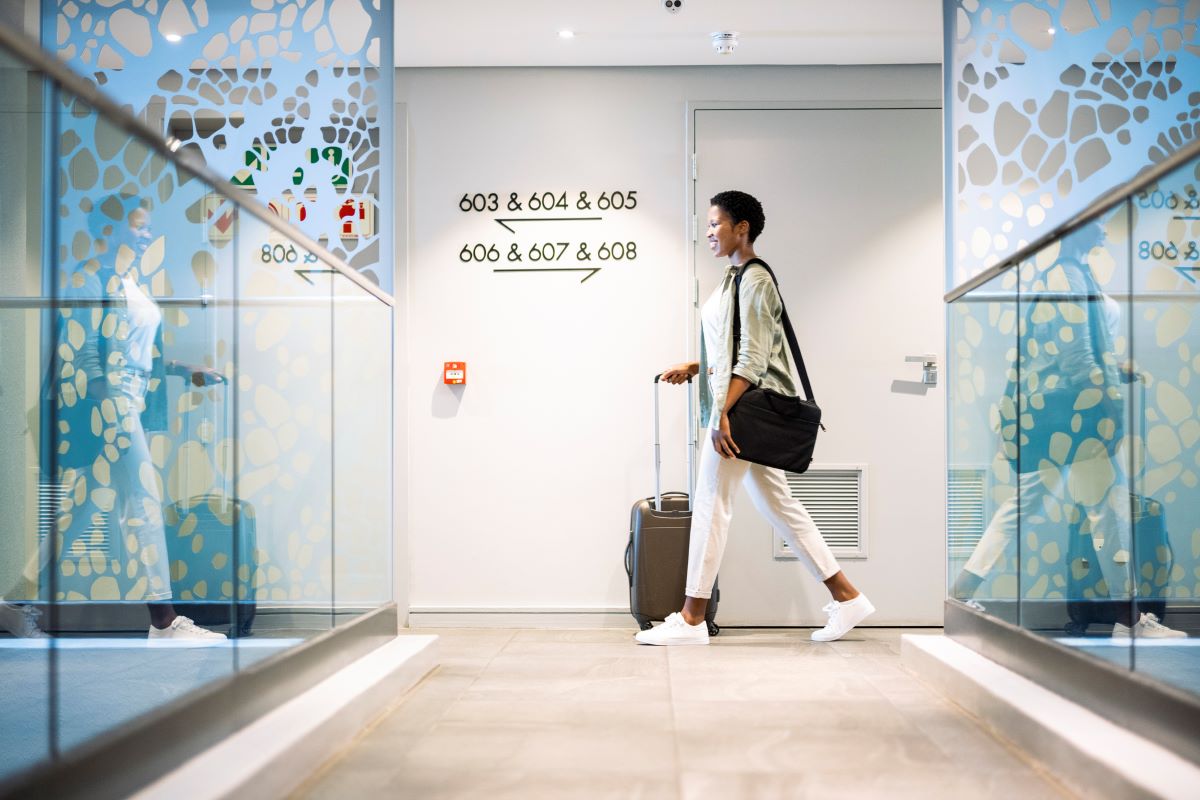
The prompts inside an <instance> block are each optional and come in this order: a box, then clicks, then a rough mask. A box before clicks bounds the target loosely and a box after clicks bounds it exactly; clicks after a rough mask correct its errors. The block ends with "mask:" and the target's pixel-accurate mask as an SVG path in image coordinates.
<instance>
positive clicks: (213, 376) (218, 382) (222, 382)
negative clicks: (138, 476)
mask: <svg viewBox="0 0 1200 800" xmlns="http://www.w3.org/2000/svg"><path fill="white" fill-rule="evenodd" d="M171 366H172V367H174V368H176V369H177V370H178V371H174V372H168V373H167V378H182V379H183V391H184V392H191V391H195V390H198V389H199V390H203V389H207V388H208V387H209V386H221V387H222V389H223V390H224V395H225V396H224V397H223V398H221V400H224V401H226V402H224V403H221V405H222V406H226V407H227V406H228V405H229V404H228V399H229V378H228V377H227V376H225V375H224V374H222V373H220V372H216V371H207V372H204V373H202V374H203V375H204V378H205V382H204V383H203V384H202V385H200V386H197V385H195V383H193V381H192V376H193V374H194V373H193V372H192V371H190V370H183V369H181V368H182V367H183V365H181V364H178V363H177V362H172V364H171ZM209 381H211V383H210V382H209ZM217 402H220V401H217ZM221 416H223V417H225V420H224V421H225V423H226V426H227V427H226V435H230V431H229V425H230V424H231V420H230V419H229V409H228V408H225V411H224V412H223V413H222V415H221ZM191 422H192V407H191V404H189V405H188V406H187V408H185V409H184V411H183V430H182V435H183V440H184V441H185V442H186V441H187V440H188V438H189V436H190V431H191V427H192V425H191ZM213 424H214V425H215V424H216V414H214V415H213ZM213 440H214V441H219V440H220V438H219V436H218V435H217V432H215V431H214V433H213ZM188 467H189V464H188V462H187V461H184V463H183V484H184V486H188V485H189V483H190V482H189V480H188V479H189V478H190V477H191V474H190V472H191V471H190V470H189V468H188ZM218 472H221V473H222V475H223V477H224V484H225V485H224V492H225V502H229V501H230V500H231V499H232V497H233V495H232V493H231V492H230V489H229V474H228V472H227V471H226V470H218ZM176 499H177V500H182V501H183V502H185V503H187V504H188V505H189V506H190V505H191V500H192V498H191V497H180V498H176Z"/></svg>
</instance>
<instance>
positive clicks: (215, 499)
mask: <svg viewBox="0 0 1200 800" xmlns="http://www.w3.org/2000/svg"><path fill="white" fill-rule="evenodd" d="M216 385H221V386H224V387H226V389H225V390H226V393H228V385H229V384H228V381H227V380H225V379H224V378H222V379H221V380H219V381H218V383H217V384H216ZM184 390H185V391H190V390H191V387H190V384H186V383H185V387H184ZM225 405H228V394H226V402H225ZM183 431H184V434H185V436H187V435H188V434H189V433H190V432H191V409H190V405H189V408H188V410H187V411H185V412H184V417H183ZM214 438H216V437H215V436H214ZM226 481H228V475H226ZM185 483H186V481H185ZM163 516H164V522H165V523H166V534H167V554H168V556H169V558H170V563H171V594H172V596H173V600H172V604H173V605H174V606H175V611H176V612H177V613H179V614H182V615H184V616H186V617H190V618H191V619H192V620H193V621H194V622H196V623H197V624H199V625H206V626H208V625H229V626H230V630H229V635H230V637H231V638H232V637H235V636H237V637H244V636H249V635H250V633H251V628H252V627H253V625H254V617H255V615H256V613H257V610H258V609H257V605H256V603H255V601H254V577H255V572H256V565H255V562H254V552H255V548H256V546H257V529H256V527H255V521H254V506H252V505H251V504H250V503H247V502H245V501H244V500H238V499H237V498H235V497H233V496H232V493H231V492H230V491H229V488H228V485H226V487H225V490H224V491H223V492H216V491H214V492H207V493H205V494H200V495H196V496H193V497H188V498H186V499H184V500H180V501H178V502H176V503H173V504H171V505H170V506H168V507H167V508H166V510H165V512H164V515H163Z"/></svg>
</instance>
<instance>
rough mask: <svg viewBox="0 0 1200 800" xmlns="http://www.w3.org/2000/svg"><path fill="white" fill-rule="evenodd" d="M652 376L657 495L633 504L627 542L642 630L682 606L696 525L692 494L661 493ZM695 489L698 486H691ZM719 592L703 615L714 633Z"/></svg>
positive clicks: (632, 604)
mask: <svg viewBox="0 0 1200 800" xmlns="http://www.w3.org/2000/svg"><path fill="white" fill-rule="evenodd" d="M660 377H661V376H660V375H656V376H654V496H653V497H647V498H644V499H642V500H638V501H637V502H636V503H634V504H633V511H632V513H631V515H630V520H629V544H628V545H627V546H626V548H625V572H626V574H628V576H629V612H630V613H631V614H632V615H633V618H634V619H635V620H637V623H638V625H639V626H640V627H641V629H642V630H646V629H647V628H649V627H650V625H651V622H653V621H654V620H659V621H661V620H663V619H665V618H666V617H667V616H668V615H669V614H672V613H674V612H676V611H678V610H679V609H680V608H681V607H682V606H683V597H684V594H683V593H684V584H685V582H686V580H687V562H688V542H689V536H690V533H691V528H692V504H691V497H690V496H689V495H688V494H687V493H684V492H667V493H665V494H664V493H663V492H662V487H661V473H662V457H661V445H660V444H659V427H658V384H659V378H660ZM687 392H688V415H687V425H688V481H689V483H691V482H692V481H694V474H695V473H694V470H693V468H692V467H693V460H694V454H695V450H696V440H695V428H694V421H693V418H694V416H695V415H694V413H693V400H692V382H691V380H690V379H689V380H688V386H687ZM691 488H692V489H693V491H694V489H695V487H694V486H692V487H691ZM720 598H721V592H720V590H719V589H718V588H717V585H716V584H714V585H713V593H712V598H711V599H710V600H709V601H708V610H707V612H706V613H705V615H704V620H705V622H707V623H708V633H709V635H710V636H716V635H717V634H718V633H720V630H721V629H720V628H719V627H718V626H717V623H716V622H715V619H716V616H717V603H718V602H719V600H720Z"/></svg>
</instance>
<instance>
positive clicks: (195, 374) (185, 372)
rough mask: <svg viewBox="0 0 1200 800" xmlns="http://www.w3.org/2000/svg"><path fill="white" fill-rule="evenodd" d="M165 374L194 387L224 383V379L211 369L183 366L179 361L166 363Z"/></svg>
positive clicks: (189, 365)
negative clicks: (181, 379) (184, 380)
mask: <svg viewBox="0 0 1200 800" xmlns="http://www.w3.org/2000/svg"><path fill="white" fill-rule="evenodd" d="M167 374H168V375H175V376H177V377H180V378H184V379H186V380H188V381H189V382H190V383H191V384H192V385H193V386H195V387H202V386H212V385H213V384H215V383H225V382H226V380H227V379H226V378H225V376H224V375H222V374H221V373H219V372H217V371H216V370H215V369H212V368H211V367H198V366H193V365H191V364H184V363H183V362H181V361H168V362H167Z"/></svg>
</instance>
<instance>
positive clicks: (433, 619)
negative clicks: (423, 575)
mask: <svg viewBox="0 0 1200 800" xmlns="http://www.w3.org/2000/svg"><path fill="white" fill-rule="evenodd" d="M717 623H718V624H719V625H720V626H721V627H722V628H820V627H821V626H822V625H824V624H825V621H824V620H823V619H822V620H816V619H814V620H813V621H812V622H809V623H800V622H796V623H779V622H770V623H764V622H755V621H753V620H740V619H730V618H728V617H722V616H721V615H720V614H718V615H717ZM941 626H942V621H941V620H940V619H938V620H930V619H915V618H911V619H908V618H906V619H884V620H876V619H875V618H874V617H872V618H871V621H870V622H869V623H868V624H867V625H863V626H862V627H864V628H930V627H933V628H940V627H941ZM408 627H409V628H411V629H414V630H415V629H421V628H634V629H636V627H637V622H635V621H634V619H633V617H632V616H631V615H630V613H629V609H628V607H624V606H622V607H616V608H613V607H592V608H589V607H569V606H568V607H557V608H549V607H536V606H534V607H520V606H510V607H502V608H501V607H485V606H412V607H411V608H409V610H408Z"/></svg>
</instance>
